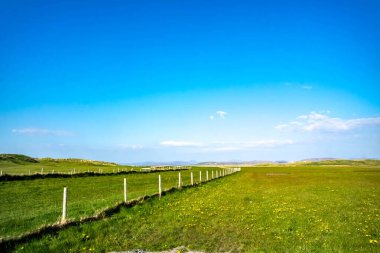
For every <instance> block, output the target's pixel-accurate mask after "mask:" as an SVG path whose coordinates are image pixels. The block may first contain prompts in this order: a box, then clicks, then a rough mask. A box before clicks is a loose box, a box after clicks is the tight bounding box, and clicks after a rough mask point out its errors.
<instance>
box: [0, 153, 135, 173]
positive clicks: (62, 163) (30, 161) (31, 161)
mask: <svg viewBox="0 0 380 253" xmlns="http://www.w3.org/2000/svg"><path fill="white" fill-rule="evenodd" d="M118 168H119V169H126V168H130V166H123V165H119V164H117V163H111V162H103V161H93V160H86V159H76V158H60V159H57V158H32V157H29V156H26V155H20V154H0V169H1V171H2V172H3V174H17V175H20V174H29V173H31V174H33V173H40V172H41V171H42V170H43V172H44V173H52V172H53V171H54V172H55V173H57V172H64V173H67V172H71V171H74V170H75V172H76V173H78V172H85V171H94V172H96V171H99V169H101V170H102V171H103V172H105V173H107V172H114V171H115V170H118Z"/></svg>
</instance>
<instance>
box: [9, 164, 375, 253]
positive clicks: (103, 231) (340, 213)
mask: <svg viewBox="0 0 380 253" xmlns="http://www.w3.org/2000/svg"><path fill="white" fill-rule="evenodd" d="M178 246H185V247H187V248H188V249H193V250H201V251H205V252H380V167H379V166H365V165H363V166H310V165H309V166H301V165H298V166H272V167H271V166H265V167H251V168H243V169H242V171H241V172H239V173H236V174H234V175H231V176H229V177H225V178H222V179H220V180H216V181H212V182H210V183H208V184H204V185H201V186H199V187H195V188H187V189H184V190H183V191H176V192H174V193H171V194H168V195H166V196H164V197H163V198H162V199H160V200H159V199H151V200H148V201H146V202H144V203H143V204H141V205H137V206H134V207H132V208H122V210H121V212H120V213H117V214H115V215H113V216H111V217H109V218H107V219H103V220H100V221H95V222H89V223H84V224H82V225H80V226H73V227H69V228H66V229H63V230H61V231H59V232H58V233H56V234H49V235H46V236H43V237H42V238H40V239H35V240H32V241H29V242H27V243H25V244H20V245H18V246H17V247H16V248H15V251H16V252H62V249H64V251H65V252H110V251H122V250H131V249H146V250H150V251H160V250H166V249H172V248H175V247H178Z"/></svg>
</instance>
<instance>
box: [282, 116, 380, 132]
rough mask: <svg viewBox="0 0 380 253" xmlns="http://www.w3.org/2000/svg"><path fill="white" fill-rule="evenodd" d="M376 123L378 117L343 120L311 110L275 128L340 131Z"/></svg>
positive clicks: (377, 122) (283, 129)
mask: <svg viewBox="0 0 380 253" xmlns="http://www.w3.org/2000/svg"><path fill="white" fill-rule="evenodd" d="M377 125H380V117H374V118H357V119H348V120H345V119H341V118H332V117H330V116H328V115H324V114H320V113H315V112H311V113H310V114H307V115H301V116H298V117H297V121H293V122H290V123H287V124H280V125H278V126H276V127H275V128H276V129H277V130H281V131H303V132H342V131H348V130H353V129H357V128H360V127H364V126H377Z"/></svg>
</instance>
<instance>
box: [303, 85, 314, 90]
mask: <svg viewBox="0 0 380 253" xmlns="http://www.w3.org/2000/svg"><path fill="white" fill-rule="evenodd" d="M301 88H302V89H305V90H311V89H313V86H311V85H302V86H301Z"/></svg>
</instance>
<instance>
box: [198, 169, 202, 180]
mask: <svg viewBox="0 0 380 253" xmlns="http://www.w3.org/2000/svg"><path fill="white" fill-rule="evenodd" d="M199 183H202V171H199Z"/></svg>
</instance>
